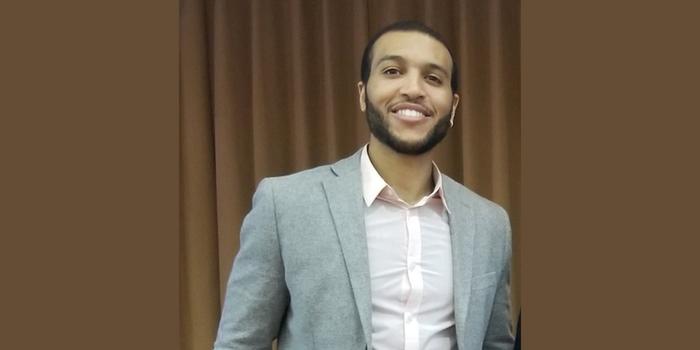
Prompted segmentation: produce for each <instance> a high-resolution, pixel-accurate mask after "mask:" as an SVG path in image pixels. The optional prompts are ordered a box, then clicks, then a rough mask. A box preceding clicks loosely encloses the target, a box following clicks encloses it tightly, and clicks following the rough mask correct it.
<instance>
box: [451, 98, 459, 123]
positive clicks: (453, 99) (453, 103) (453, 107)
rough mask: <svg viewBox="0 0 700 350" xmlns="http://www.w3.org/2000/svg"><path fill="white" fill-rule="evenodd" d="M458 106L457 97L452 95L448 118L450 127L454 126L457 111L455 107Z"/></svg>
mask: <svg viewBox="0 0 700 350" xmlns="http://www.w3.org/2000/svg"><path fill="white" fill-rule="evenodd" d="M458 104H459V95H458V94H453V95H452V116H451V117H450V126H452V125H454V124H455V112H456V111H457V105H458Z"/></svg>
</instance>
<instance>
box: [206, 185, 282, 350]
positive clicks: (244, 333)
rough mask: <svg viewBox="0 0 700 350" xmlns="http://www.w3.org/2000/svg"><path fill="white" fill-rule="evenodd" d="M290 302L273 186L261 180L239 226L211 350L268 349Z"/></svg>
mask: <svg viewBox="0 0 700 350" xmlns="http://www.w3.org/2000/svg"><path fill="white" fill-rule="evenodd" d="M288 303H289V293H288V291H287V287H286V284H285V280H284V266H283V263H282V257H281V254H280V246H279V239H278V231H277V222H276V213H275V199H274V193H273V187H272V182H271V181H270V180H268V179H263V180H262V181H261V182H260V185H258V189H257V190H256V192H255V194H254V196H253V208H252V209H251V211H250V213H248V215H247V216H246V217H245V219H244V220H243V224H242V226H241V244H240V249H239V251H238V254H237V255H236V258H235V260H234V263H233V268H232V269H231V274H230V277H229V280H228V284H227V287H226V296H225V301H224V306H223V309H222V313H221V321H220V323H219V329H218V333H217V336H216V341H215V342H214V350H233V349H236V350H262V349H271V347H272V341H273V339H275V338H276V337H277V335H278V333H279V329H280V324H281V322H282V319H283V317H284V314H285V312H286V309H287V305H288Z"/></svg>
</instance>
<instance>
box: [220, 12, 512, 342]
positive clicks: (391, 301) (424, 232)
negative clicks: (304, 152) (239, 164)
mask: <svg viewBox="0 0 700 350" xmlns="http://www.w3.org/2000/svg"><path fill="white" fill-rule="evenodd" d="M358 92H359V103H360V107H361V109H362V111H364V112H365V114H366V117H367V122H368V125H369V129H370V132H371V134H370V137H369V143H368V144H367V145H365V146H364V147H362V148H361V149H360V150H359V151H358V152H357V153H355V154H354V155H352V156H351V157H349V158H346V159H343V160H340V161H339V162H337V163H335V164H333V165H328V166H321V167H318V168H314V169H310V170H307V171H303V172H300V173H297V174H292V175H288V176H284V177H277V178H267V179H264V180H263V181H261V182H260V184H259V186H258V189H257V191H256V194H255V196H254V199H253V209H252V210H251V212H250V213H249V214H248V215H247V216H246V218H245V220H244V222H243V226H242V228H241V246H240V250H239V253H238V255H237V256H236V259H235V261H234V265H233V269H232V271H231V277H230V279H229V283H228V287H227V292H226V301H225V303H224V308H223V310H222V317H221V322H220V326H219V331H218V335H217V340H216V343H215V349H220V350H223V349H269V348H270V347H271V343H272V341H273V339H275V338H276V339H278V345H279V348H280V349H281V350H286V349H300V350H302V349H303V350H306V349H334V350H335V349H338V350H340V349H365V348H366V349H378V350H398V349H406V350H409V349H410V350H414V349H415V350H418V349H421V350H437V349H440V350H442V349H463V350H477V349H499V350H501V349H512V347H513V338H512V332H511V329H510V313H509V295H508V294H509V279H510V259H511V241H510V239H511V238H510V225H509V221H508V216H507V214H506V213H505V211H504V210H503V209H502V208H501V207H499V206H498V205H496V204H494V203H492V202H490V201H488V200H486V199H484V198H482V197H480V196H478V195H477V194H475V193H474V192H472V191H470V190H468V189H467V188H465V187H464V186H462V185H461V184H459V183H457V182H456V181H454V180H452V179H450V178H449V177H447V176H446V175H444V174H441V173H440V171H439V169H438V168H437V166H436V165H435V164H434V163H433V161H432V158H433V149H434V147H435V146H436V145H437V144H438V143H440V141H441V140H442V139H443V138H444V137H445V135H446V134H447V132H448V130H449V129H450V127H451V126H452V125H453V122H454V116H455V111H456V108H457V106H458V104H459V95H458V94H457V66H456V65H455V62H454V60H453V57H452V55H451V53H450V51H449V49H448V48H447V46H446V45H445V43H444V41H443V40H442V39H441V38H440V36H439V35H438V34H437V33H436V32H434V31H433V30H432V29H430V28H428V27H426V26H425V25H423V24H421V23H419V22H397V23H394V24H392V25H390V26H388V27H386V28H384V29H382V30H381V31H380V32H378V33H377V34H375V35H374V36H373V37H372V38H371V39H370V41H369V43H368V44H367V47H366V48H365V51H364V54H363V58H362V66H361V81H360V82H358Z"/></svg>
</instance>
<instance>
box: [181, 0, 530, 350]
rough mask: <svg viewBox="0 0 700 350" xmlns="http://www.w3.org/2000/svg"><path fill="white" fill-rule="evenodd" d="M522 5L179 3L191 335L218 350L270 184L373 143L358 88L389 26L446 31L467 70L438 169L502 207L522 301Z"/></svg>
mask: <svg viewBox="0 0 700 350" xmlns="http://www.w3.org/2000/svg"><path fill="white" fill-rule="evenodd" d="M519 18H520V4H519V2H518V1H507V0H492V1H488V0H480V1H458V0H452V1H429V0H384V1H379V0H364V1H354V0H340V1H339V0H335V1H330V0H324V1H303V0H289V1H273V0H241V1H222V0H181V52H180V62H181V63H180V77H181V78H180V82H181V87H180V103H181V108H180V110H181V115H180V122H181V143H180V144H181V150H180V154H181V219H182V225H181V226H182V230H181V232H180V236H181V264H180V277H181V283H180V286H181V298H180V300H181V305H180V307H181V322H180V324H181V334H182V349H183V350H203V349H211V347H212V343H213V340H214V336H215V334H216V327H217V324H218V319H219V312H220V305H221V302H222V298H223V291H224V289H225V284H226V282H227V278H228V273H229V271H230V268H231V263H232V261H233V258H234V256H235V254H236V252H237V250H238V239H239V238H238V234H239V232H238V231H239V229H240V225H241V222H242V220H243V217H244V216H245V214H246V213H247V212H248V211H249V210H250V205H251V197H252V194H253V191H254V189H255V186H256V184H257V182H259V181H260V179H262V178H263V177H267V176H276V175H282V174H288V173H291V172H295V171H299V170H303V169H306V168H310V167H313V166H316V165H321V164H326V163H329V162H333V161H335V160H337V159H340V158H342V157H345V156H347V155H349V154H351V153H353V152H354V151H355V150H357V149H358V148H359V147H360V146H361V145H363V144H364V143H366V142H367V141H368V135H369V131H368V129H367V125H366V121H365V117H364V114H363V113H361V111H360V109H359V105H358V97H357V86H356V83H357V81H358V80H359V65H360V59H361V55H362V50H363V48H364V46H365V44H366V42H367V39H368V38H369V35H371V34H372V33H374V32H375V31H376V30H378V29H379V28H381V27H383V26H384V25H386V24H388V23H391V22H393V21H395V20H399V19H417V20H421V21H423V22H425V23H426V24H427V25H429V26H431V27H433V28H434V29H436V30H437V31H439V32H440V33H441V34H443V36H444V37H445V39H446V41H447V42H448V43H449V45H450V46H451V49H452V50H453V54H454V55H455V57H454V58H455V60H456V61H457V62H458V65H459V68H460V76H459V81H460V91H459V94H460V96H461V101H460V106H459V108H458V110H457V117H456V118H455V127H454V128H452V129H451V130H450V133H449V135H448V137H447V138H446V139H445V140H444V141H443V142H442V144H441V145H439V146H438V151H437V152H436V153H437V155H436V162H437V164H438V166H439V167H440V169H441V170H442V171H443V172H444V173H446V174H448V175H449V176H451V177H453V178H455V179H457V180H460V181H462V182H463V183H464V184H465V185H466V186H468V187H470V188H471V189H473V190H474V191H476V192H477V193H479V194H481V195H483V196H485V197H487V198H490V199H492V200H494V201H495V202H497V203H499V204H501V205H503V206H504V207H505V208H506V209H507V210H508V211H509V213H510V217H511V221H512V225H513V240H514V251H513V252H514V260H513V261H514V266H513V267H514V270H513V272H514V273H513V305H514V308H515V309H516V310H517V309H518V308H519V302H518V300H519V294H520V274H519V264H518V261H519V257H520V249H519V247H520V236H519V227H520V149H519V147H520V32H519V30H520V20H519Z"/></svg>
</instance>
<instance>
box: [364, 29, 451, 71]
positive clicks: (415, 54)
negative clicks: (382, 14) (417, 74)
mask: <svg viewBox="0 0 700 350" xmlns="http://www.w3.org/2000/svg"><path fill="white" fill-rule="evenodd" d="M384 56H401V57H402V58H403V59H404V60H406V61H408V62H410V63H416V64H431V63H432V64H437V65H439V66H441V67H443V68H445V69H446V70H447V71H450V70H451V69H452V58H451V56H450V52H449V51H447V48H446V47H445V45H443V44H442V43H441V42H439V41H438V40H437V39H435V38H433V37H431V36H430V35H428V34H425V33H421V32H399V31H395V32H388V33H385V34H384V35H382V36H381V37H379V39H377V41H376V42H375V43H374V47H373V48H372V63H371V65H372V66H375V65H376V64H377V62H378V61H379V60H380V59H381V58H382V57H384Z"/></svg>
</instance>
